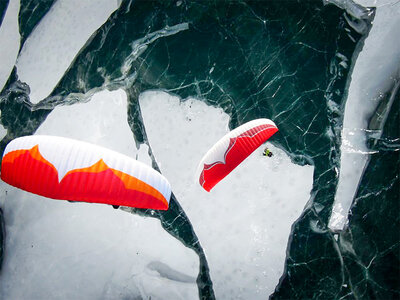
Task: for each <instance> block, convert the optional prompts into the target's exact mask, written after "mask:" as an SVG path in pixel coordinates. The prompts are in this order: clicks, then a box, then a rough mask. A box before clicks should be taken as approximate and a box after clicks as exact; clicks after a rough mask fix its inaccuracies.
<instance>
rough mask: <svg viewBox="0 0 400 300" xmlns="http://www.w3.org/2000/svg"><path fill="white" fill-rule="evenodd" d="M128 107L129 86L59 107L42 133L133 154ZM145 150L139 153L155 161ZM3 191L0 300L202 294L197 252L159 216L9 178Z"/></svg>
mask: <svg viewBox="0 0 400 300" xmlns="http://www.w3.org/2000/svg"><path fill="white" fill-rule="evenodd" d="M126 110H127V101H126V94H125V93H124V92H123V91H121V90H118V91H115V92H108V91H104V92H101V93H98V94H95V95H94V96H93V98H92V99H91V101H90V102H88V103H82V104H75V105H73V106H59V107H57V108H56V109H55V110H54V111H53V112H52V113H51V115H50V116H49V117H48V118H47V120H46V121H45V122H44V123H43V125H42V126H41V127H40V128H39V130H38V131H37V133H40V134H53V135H61V136H66V137H71V138H77V139H82V140H85V141H89V142H93V143H97V144H99V145H102V146H105V147H108V148H111V149H114V150H116V151H119V152H122V153H125V154H128V155H130V156H133V157H134V156H135V154H136V147H135V146H134V139H133V137H132V133H131V131H130V130H129V126H128V123H127V121H126V113H127V111H126ZM98 130H101V133H99V131H98ZM145 150H146V149H145V147H144V148H143V149H140V150H139V151H138V154H139V159H140V160H141V161H143V162H145V163H149V162H150V159H149V157H148V156H147V153H146V151H145ZM141 157H142V158H141ZM0 189H1V191H3V193H2V194H1V200H0V201H1V207H2V208H3V210H4V215H5V216H6V217H5V223H6V232H7V237H6V238H7V240H6V250H5V259H4V263H3V269H2V273H1V275H0V281H1V285H0V298H2V299H26V298H30V299H123V298H129V299H139V298H140V299H142V298H143V299H148V298H149V297H151V299H197V298H198V291H197V285H196V277H197V274H198V267H199V263H198V257H197V255H196V254H195V253H194V252H193V251H192V250H190V249H188V248H186V247H184V246H183V245H182V244H181V243H180V242H179V241H178V240H177V239H175V238H173V237H172V236H170V235H169V234H168V233H167V232H166V231H165V230H164V229H163V228H162V227H161V225H160V221H159V220H157V219H153V218H144V217H139V216H137V215H132V214H128V213H126V212H123V211H121V210H114V209H113V208H112V207H111V206H108V205H98V204H87V203H69V202H67V201H57V200H52V199H47V198H43V197H40V196H36V195H33V194H30V193H27V192H24V191H21V190H18V189H15V188H12V187H10V186H9V185H6V184H5V183H3V182H2V183H1V187H0ZM5 191H7V192H5ZM20 283H23V284H20Z"/></svg>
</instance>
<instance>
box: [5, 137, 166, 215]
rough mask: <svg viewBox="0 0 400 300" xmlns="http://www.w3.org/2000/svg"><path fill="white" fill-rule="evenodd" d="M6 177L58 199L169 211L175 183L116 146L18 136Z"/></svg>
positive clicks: (9, 152)
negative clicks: (118, 151)
mask: <svg viewBox="0 0 400 300" xmlns="http://www.w3.org/2000/svg"><path fill="white" fill-rule="evenodd" d="M1 179H2V180H3V181H5V182H7V183H8V184H10V185H13V186H15V187H17V188H20V189H23V190H25V191H28V192H31V193H35V194H38V195H41V196H45V197H48V198H53V199H61V200H70V201H83V202H92V203H105V204H111V205H122V206H130V207H136V208H151V209H159V210H167V209H168V205H169V200H170V196H171V186H170V184H169V182H168V181H167V179H166V178H165V177H164V176H162V175H161V174H160V173H159V172H157V171H156V170H154V169H152V168H151V167H149V166H147V165H145V164H143V163H141V162H139V161H136V160H134V159H132V158H130V157H128V156H125V155H123V154H120V153H117V152H114V151H112V150H109V149H106V148H103V147H100V146H97V145H93V144H89V143H85V142H81V141H77V140H72V139H68V138H63V137H56V136H40V135H33V136H24V137H20V138H17V139H15V140H12V141H11V142H10V143H9V144H8V145H7V147H6V149H5V151H4V154H3V160H2V162H1Z"/></svg>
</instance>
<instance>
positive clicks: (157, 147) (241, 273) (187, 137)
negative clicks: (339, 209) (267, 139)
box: [139, 91, 313, 299]
mask: <svg viewBox="0 0 400 300" xmlns="http://www.w3.org/2000/svg"><path fill="white" fill-rule="evenodd" d="M139 101H140V107H141V111H142V115H143V119H144V124H145V128H146V133H147V136H148V138H149V142H150V146H151V148H152V150H153V153H154V155H155V157H156V160H157V163H158V165H159V166H160V169H161V171H162V173H163V174H164V176H166V177H167V178H168V179H169V181H170V183H171V185H172V187H173V191H174V193H175V195H176V197H177V199H178V201H179V203H180V204H181V205H182V207H183V209H184V210H185V213H186V214H187V215H188V217H189V219H190V221H191V223H192V225H193V227H194V230H195V231H196V234H197V236H198V237H199V241H200V243H201V245H202V247H203V249H204V252H205V254H206V256H207V261H208V264H209V268H210V274H211V279H212V281H213V288H214V290H215V295H216V298H217V299H265V297H266V296H267V295H269V294H271V293H272V292H273V291H274V289H275V286H276V285H277V283H278V281H279V278H280V276H281V275H282V273H283V268H284V262H285V253H286V247H287V242H288V238H289V235H290V231H291V225H292V224H293V222H294V221H295V220H296V219H297V218H298V217H299V216H300V214H301V212H302V210H303V207H304V206H305V204H306V202H307V201H308V200H309V197H310V190H311V187H312V181H313V178H312V177H313V167H312V166H303V167H301V166H298V165H295V164H293V163H292V162H291V160H290V158H289V157H288V156H287V155H286V154H285V153H284V152H283V151H282V150H280V149H278V148H276V147H274V146H273V145H270V144H268V146H269V148H270V149H271V151H272V152H273V153H274V156H273V157H272V158H268V157H265V156H263V155H262V150H263V148H262V147H260V148H258V149H257V150H256V151H255V152H254V153H253V154H252V155H250V156H249V157H248V158H247V159H246V160H245V161H244V162H243V163H242V164H241V165H239V167H237V168H236V169H235V170H234V171H233V172H232V173H231V174H230V175H229V176H228V177H226V178H225V179H224V180H223V181H221V182H220V183H219V184H218V185H217V186H215V188H214V189H213V190H212V191H211V192H210V193H207V192H205V191H204V190H203V189H202V188H201V186H200V185H199V184H198V178H197V177H196V176H195V173H196V168H197V164H198V163H199V161H200V160H201V158H202V156H203V155H204V154H205V153H206V152H207V151H208V149H209V148H211V146H212V145H214V144H215V142H217V141H218V140H219V139H220V138H221V137H222V136H224V135H225V134H226V133H227V132H228V131H229V128H228V122H229V116H228V115H227V114H225V113H224V112H223V111H222V110H221V109H218V108H215V107H210V106H207V105H206V104H205V103H204V102H201V101H199V100H194V99H189V100H187V101H185V102H183V103H181V102H180V99H179V98H178V97H175V96H171V95H169V94H167V93H165V92H160V91H158V92H157V91H151V92H146V93H143V94H141V96H140V99H139ZM166 112H168V113H166ZM265 117H268V116H265Z"/></svg>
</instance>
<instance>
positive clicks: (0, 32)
mask: <svg viewBox="0 0 400 300" xmlns="http://www.w3.org/2000/svg"><path fill="white" fill-rule="evenodd" d="M18 13H19V0H10V2H9V3H8V7H7V11H6V14H5V16H4V19H3V22H2V23H1V27H0V41H1V43H0V91H1V90H2V89H3V87H4V85H5V84H6V82H7V80H8V77H9V76H10V74H11V72H12V70H13V68H14V65H15V61H16V59H17V56H18V51H19V45H20V34H19V24H18Z"/></svg>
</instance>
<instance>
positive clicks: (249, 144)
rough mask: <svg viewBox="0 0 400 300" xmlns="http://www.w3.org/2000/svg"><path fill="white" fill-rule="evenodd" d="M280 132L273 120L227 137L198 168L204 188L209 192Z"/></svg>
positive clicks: (244, 127) (245, 126)
mask: <svg viewBox="0 0 400 300" xmlns="http://www.w3.org/2000/svg"><path fill="white" fill-rule="evenodd" d="M277 131H278V128H277V127H276V125H275V123H274V122H272V121H271V120H269V119H257V120H253V121H250V122H248V123H245V124H243V125H241V126H239V127H238V128H236V129H234V130H232V131H231V132H229V133H228V134H226V135H225V136H224V137H223V138H221V139H220V140H219V141H218V142H217V143H216V144H215V145H214V146H213V147H212V148H211V149H210V150H209V151H208V152H207V153H206V154H205V155H204V157H203V159H202V160H201V162H200V164H199V167H198V174H200V175H199V183H200V185H201V186H202V187H203V188H204V189H205V190H206V191H208V192H209V191H210V190H211V189H212V188H213V187H214V186H215V185H216V184H217V183H218V182H220V181H221V180H222V179H223V178H224V177H225V176H227V175H228V174H229V173H230V172H231V171H232V170H233V169H235V168H236V167H237V166H238V165H239V164H240V163H241V162H242V161H243V160H245V159H246V158H247V157H248V156H249V155H250V154H251V153H252V152H253V151H254V150H256V149H257V148H258V147H259V146H260V145H262V144H263V143H264V142H265V141H266V140H268V139H269V138H270V137H271V136H272V135H273V134H274V133H275V132H277Z"/></svg>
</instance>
